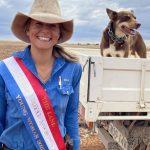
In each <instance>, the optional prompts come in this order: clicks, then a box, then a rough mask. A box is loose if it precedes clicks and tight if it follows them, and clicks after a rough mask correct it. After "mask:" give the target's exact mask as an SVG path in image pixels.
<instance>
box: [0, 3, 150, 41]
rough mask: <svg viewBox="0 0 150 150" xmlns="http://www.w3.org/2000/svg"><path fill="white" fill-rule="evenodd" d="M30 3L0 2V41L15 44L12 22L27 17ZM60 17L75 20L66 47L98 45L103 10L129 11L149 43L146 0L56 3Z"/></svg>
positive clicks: (104, 17)
mask: <svg viewBox="0 0 150 150" xmlns="http://www.w3.org/2000/svg"><path fill="white" fill-rule="evenodd" d="M32 3H33V0H0V12H1V13H0V40H17V39H16V38H15V36H14V35H13V34H12V32H11V22H12V20H13V18H14V16H15V15H16V13H17V12H23V13H28V12H29V11H30V8H31V6H32ZM59 4H60V8H61V13H62V16H63V17H64V18H66V19H73V20H74V34H73V36H72V38H71V39H70V40H69V41H68V42H69V43H99V42H100V40H101V36H102V32H103V30H104V29H105V27H106V26H107V24H108V22H109V18H108V16H107V13H106V8H110V9H112V10H115V11H119V10H122V9H132V10H134V14H135V16H136V17H137V20H138V22H140V23H141V27H140V28H139V29H138V31H139V32H140V33H141V35H142V36H143V38H144V40H150V1H149V0H59Z"/></svg>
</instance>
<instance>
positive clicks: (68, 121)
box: [0, 46, 82, 150]
mask: <svg viewBox="0 0 150 150" xmlns="http://www.w3.org/2000/svg"><path fill="white" fill-rule="evenodd" d="M13 56H17V57H19V58H21V59H22V61H23V63H24V64H25V65H26V67H27V68H28V69H29V70H30V71H31V72H32V73H33V74H34V75H35V76H36V77H37V78H38V79H39V81H40V83H41V85H42V87H43V88H44V89H45V91H46V92H47V94H48V96H49V97H50V100H51V104H52V106H53V109H54V111H55V114H56V117H57V121H58V124H59V128H60V132H61V134H62V137H64V136H65V135H66V133H68V134H69V135H70V137H71V139H72V140H73V144H74V150H79V143H80V138H79V130H78V104H79V82H80V78H81V72H82V69H81V65H80V64H79V63H72V62H69V61H67V60H65V59H64V58H56V59H55V62H54V64H53V68H52V73H51V77H50V78H49V80H48V81H47V82H46V83H43V82H42V80H41V79H40V78H39V77H38V73H37V70H36V67H35V64H34V61H33V59H32V57H31V54H30V46H28V47H27V48H25V49H24V50H23V51H19V52H16V53H14V54H13ZM0 69H1V67H0ZM60 77H61V87H60V85H59V78H60ZM12 90H13V89H12ZM0 143H3V144H5V145H6V146H7V147H9V148H10V149H15V150H36V148H35V146H34V144H33V141H32V139H31V137H30V134H29V133H28V131H27V129H26V127H25V125H24V123H23V120H22V118H21V115H20V114H19V112H18V109H17V107H16V104H15V102H14V100H13V99H12V97H11V95H10V93H9V91H8V89H7V87H6V85H5V82H4V80H3V78H2V76H1V75H0ZM0 149H1V146H0Z"/></svg>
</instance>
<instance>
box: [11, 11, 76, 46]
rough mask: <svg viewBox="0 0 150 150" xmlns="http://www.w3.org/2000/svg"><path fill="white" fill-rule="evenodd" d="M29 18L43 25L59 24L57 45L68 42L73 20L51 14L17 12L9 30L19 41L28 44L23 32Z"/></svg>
mask: <svg viewBox="0 0 150 150" xmlns="http://www.w3.org/2000/svg"><path fill="white" fill-rule="evenodd" d="M29 18H31V19H34V20H37V21H40V22H44V23H59V24H61V38H60V39H59V40H58V42H57V43H58V44H60V43H63V42H66V41H68V40H69V39H70V38H71V36H72V33H73V20H65V19H64V18H62V17H58V16H56V15H52V14H44V13H36V14H32V15H30V14H23V13H20V12H18V13H17V14H16V16H15V18H14V20H13V22H12V26H11V30H12V32H13V33H14V35H15V36H16V37H17V38H19V39H20V40H22V41H24V42H27V43H30V40H29V37H28V36H27V34H26V31H25V25H26V21H27V20H28V19H29Z"/></svg>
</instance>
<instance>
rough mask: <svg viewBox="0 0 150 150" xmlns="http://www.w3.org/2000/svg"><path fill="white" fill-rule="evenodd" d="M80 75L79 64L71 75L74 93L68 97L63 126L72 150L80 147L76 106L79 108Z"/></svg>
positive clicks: (77, 149)
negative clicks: (70, 141) (72, 146)
mask: <svg viewBox="0 0 150 150" xmlns="http://www.w3.org/2000/svg"><path fill="white" fill-rule="evenodd" d="M81 74H82V68H81V65H80V64H76V66H75V68H74V74H73V89H74V92H73V93H72V94H71V95H70V98H69V102H68V105H67V110H66V115H65V126H66V129H67V133H68V134H69V135H70V137H71V139H72V141H73V145H74V150H79V147H80V135H79V125H78V106H79V87H80V79H81Z"/></svg>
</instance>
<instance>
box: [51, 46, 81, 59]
mask: <svg viewBox="0 0 150 150" xmlns="http://www.w3.org/2000/svg"><path fill="white" fill-rule="evenodd" d="M53 55H54V56H55V57H63V58H64V59H66V60H67V61H70V62H78V61H79V56H78V55H77V54H75V52H72V51H70V50H67V49H65V48H64V47H62V46H60V45H55V46H54V49H53Z"/></svg>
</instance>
